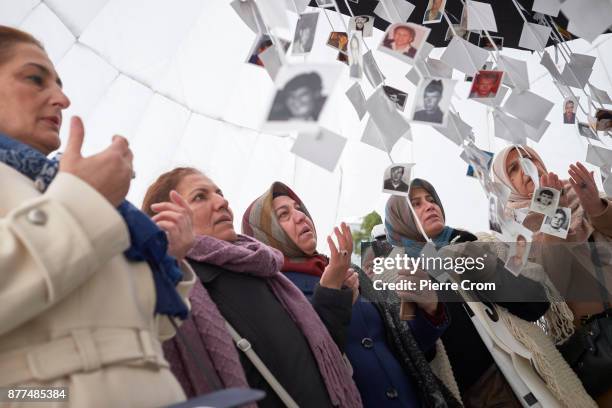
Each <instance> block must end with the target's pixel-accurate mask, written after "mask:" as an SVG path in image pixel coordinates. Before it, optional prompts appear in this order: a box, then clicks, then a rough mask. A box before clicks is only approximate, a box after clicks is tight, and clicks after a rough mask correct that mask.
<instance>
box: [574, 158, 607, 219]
mask: <svg viewBox="0 0 612 408" xmlns="http://www.w3.org/2000/svg"><path fill="white" fill-rule="evenodd" d="M568 173H569V175H570V183H571V184H572V187H573V188H574V191H575V192H576V195H577V196H578V199H579V200H580V204H581V205H582V208H584V211H586V213H587V214H589V215H591V216H594V215H599V214H601V213H602V212H603V211H604V210H605V209H606V204H604V203H603V201H601V198H600V197H599V190H598V189H597V184H595V177H594V175H593V172H592V171H591V172H589V170H588V169H587V168H586V167H584V165H583V164H582V163H580V162H576V164H570V167H569V170H568Z"/></svg>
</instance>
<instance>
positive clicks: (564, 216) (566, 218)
mask: <svg viewBox="0 0 612 408" xmlns="http://www.w3.org/2000/svg"><path fill="white" fill-rule="evenodd" d="M571 217H572V210H571V209H570V208H567V207H559V208H557V210H556V211H555V215H553V216H552V217H546V218H544V221H543V222H542V226H541V227H540V231H541V232H543V233H545V234H549V235H554V236H555V237H559V238H562V239H565V238H566V237H567V233H568V231H569V225H570V221H571Z"/></svg>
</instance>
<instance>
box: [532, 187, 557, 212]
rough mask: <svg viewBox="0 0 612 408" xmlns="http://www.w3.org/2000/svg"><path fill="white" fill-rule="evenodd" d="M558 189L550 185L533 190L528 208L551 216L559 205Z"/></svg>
mask: <svg viewBox="0 0 612 408" xmlns="http://www.w3.org/2000/svg"><path fill="white" fill-rule="evenodd" d="M560 196H561V193H560V191H559V190H556V189H554V188H550V187H540V188H538V189H537V190H535V191H534V192H533V198H532V199H531V206H530V207H529V209H530V210H531V211H533V212H537V213H540V214H544V215H547V216H549V217H553V216H554V215H555V211H557V207H558V205H559V197H560Z"/></svg>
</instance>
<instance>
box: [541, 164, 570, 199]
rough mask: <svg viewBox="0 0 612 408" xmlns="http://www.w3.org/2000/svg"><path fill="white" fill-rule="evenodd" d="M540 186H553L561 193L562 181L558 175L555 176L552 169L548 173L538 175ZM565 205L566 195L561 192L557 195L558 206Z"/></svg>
mask: <svg viewBox="0 0 612 408" xmlns="http://www.w3.org/2000/svg"><path fill="white" fill-rule="evenodd" d="M540 187H549V188H554V189H555V190H559V191H560V192H561V193H563V183H562V182H561V180H559V176H557V175H556V174H555V173H553V172H552V171H551V172H549V173H543V174H542V176H541V177H540ZM566 206H567V196H566V195H565V194H561V196H560V197H559V207H566Z"/></svg>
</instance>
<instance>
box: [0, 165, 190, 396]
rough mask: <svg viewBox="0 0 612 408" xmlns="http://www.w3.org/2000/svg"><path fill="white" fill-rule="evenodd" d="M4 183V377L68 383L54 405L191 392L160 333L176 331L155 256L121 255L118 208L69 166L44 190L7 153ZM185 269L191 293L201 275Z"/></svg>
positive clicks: (123, 231)
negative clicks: (161, 293) (159, 301)
mask: <svg viewBox="0 0 612 408" xmlns="http://www.w3.org/2000/svg"><path fill="white" fill-rule="evenodd" d="M0 185H1V186H2V188H1V189H0V299H1V304H2V307H1V308H0V387H4V386H9V385H25V384H27V385H32V386H37V387H38V386H51V385H53V386H65V387H68V388H69V400H68V401H67V402H65V403H64V404H63V405H62V404H57V403H56V404H53V406H71V407H153V406H163V405H166V404H170V403H173V402H177V401H180V400H182V399H184V394H183V392H182V390H181V388H180V386H179V384H178V383H177V382H176V380H175V378H174V377H173V375H172V374H171V372H170V371H169V370H168V363H167V362H166V360H165V359H164V357H163V353H162V351H161V345H160V341H159V339H158V337H162V338H168V337H171V336H172V335H173V332H172V330H169V329H168V327H170V325H169V323H168V324H165V322H167V320H163V321H162V320H160V318H158V317H154V316H153V310H154V307H155V287H154V283H153V279H152V274H151V270H150V269H149V267H148V265H147V264H146V263H145V262H135V263H134V262H128V261H127V260H126V258H125V257H124V256H123V255H122V253H123V251H124V250H125V249H127V248H128V246H129V235H128V230H127V226H126V225H125V223H124V221H123V219H122V218H121V217H120V215H119V213H118V212H117V211H116V210H115V209H114V208H113V207H112V206H111V205H110V204H109V203H108V201H107V200H105V199H104V198H103V197H102V196H101V195H100V194H99V193H98V192H97V191H95V190H94V189H92V188H91V187H90V186H89V185H87V184H86V183H84V182H83V181H81V180H80V179H78V178H77V177H74V176H72V175H70V174H66V173H60V174H59V175H58V176H57V177H56V178H55V180H54V181H53V182H52V183H51V185H50V186H49V189H48V190H47V191H46V193H44V194H41V193H40V192H39V191H38V190H36V188H35V187H34V184H33V183H32V181H31V180H29V179H28V178H26V177H24V176H23V175H21V174H19V173H18V172H16V171H14V170H13V169H12V168H10V167H8V166H6V165H4V164H2V163H0ZM183 270H184V280H183V282H181V283H180V284H179V291H180V292H181V294H182V295H183V296H184V297H186V295H187V291H188V290H189V288H190V287H191V286H192V285H193V283H194V282H195V275H194V273H193V271H192V270H191V268H189V266H186V265H184V266H183ZM160 323H162V324H160ZM162 326H163V327H162ZM162 333H163V334H162ZM0 405H1V404H0ZM36 406H40V407H43V406H46V405H45V404H40V403H37V404H36Z"/></svg>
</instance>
